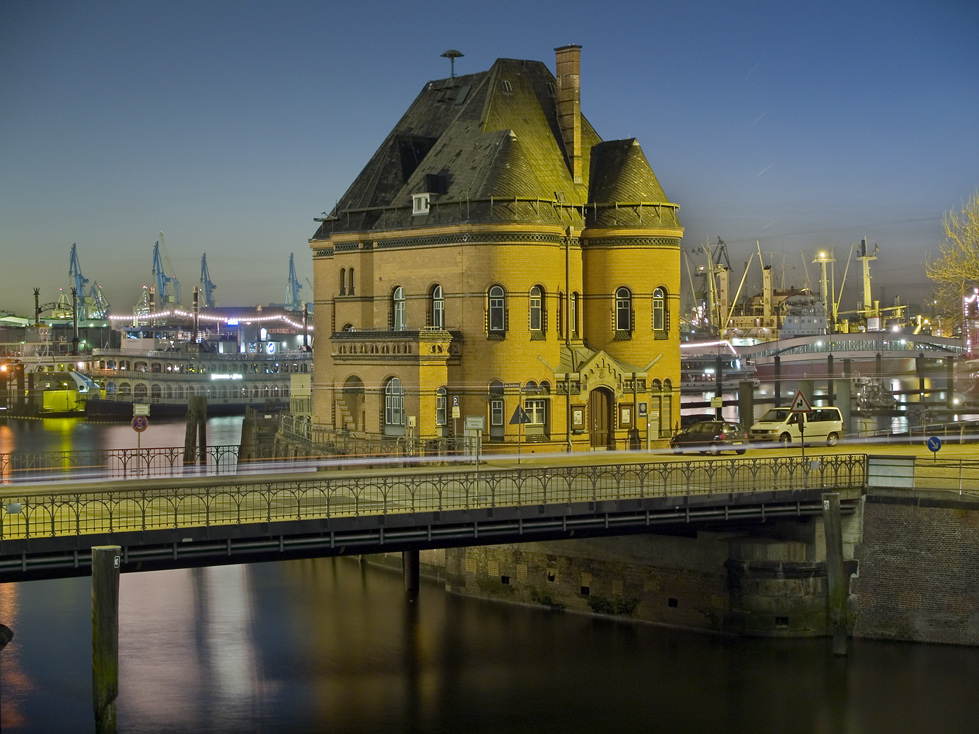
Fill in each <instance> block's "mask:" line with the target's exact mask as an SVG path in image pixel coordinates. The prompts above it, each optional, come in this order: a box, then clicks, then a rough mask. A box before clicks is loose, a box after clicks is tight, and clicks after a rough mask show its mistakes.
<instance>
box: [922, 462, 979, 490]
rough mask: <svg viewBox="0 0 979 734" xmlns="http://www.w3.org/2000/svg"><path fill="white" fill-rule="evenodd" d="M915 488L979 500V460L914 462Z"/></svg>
mask: <svg viewBox="0 0 979 734" xmlns="http://www.w3.org/2000/svg"><path fill="white" fill-rule="evenodd" d="M914 486H915V488H916V489H936V490H950V491H953V492H957V493H958V494H960V495H963V496H966V495H967V496H970V497H974V498H977V499H979V459H958V460H941V459H938V458H937V457H935V458H932V459H918V460H917V461H915V462H914Z"/></svg>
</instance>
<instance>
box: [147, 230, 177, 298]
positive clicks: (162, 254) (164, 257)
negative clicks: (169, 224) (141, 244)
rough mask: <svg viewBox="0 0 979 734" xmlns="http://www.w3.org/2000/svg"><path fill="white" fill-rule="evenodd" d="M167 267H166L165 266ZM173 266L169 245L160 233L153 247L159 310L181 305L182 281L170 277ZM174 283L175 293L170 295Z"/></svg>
mask: <svg viewBox="0 0 979 734" xmlns="http://www.w3.org/2000/svg"><path fill="white" fill-rule="evenodd" d="M164 265H165V266H164ZM172 272H173V266H172V265H171V264H170V256H169V255H168V254H167V244H166V241H165V240H164V239H163V232H160V239H159V240H157V242H156V244H155V245H154V246H153V275H154V276H156V298H157V308H167V307H169V306H179V305H180V281H179V280H177V279H176V277H174V276H172V275H170V273H172ZM170 283H173V293H172V294H171V293H169V292H168V291H169V290H170V288H169V285H170Z"/></svg>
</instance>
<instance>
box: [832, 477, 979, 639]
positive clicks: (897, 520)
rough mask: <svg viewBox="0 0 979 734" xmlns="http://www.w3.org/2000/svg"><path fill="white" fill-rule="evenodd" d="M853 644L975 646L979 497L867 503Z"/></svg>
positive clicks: (889, 497)
mask: <svg viewBox="0 0 979 734" xmlns="http://www.w3.org/2000/svg"><path fill="white" fill-rule="evenodd" d="M856 558H857V561H858V562H859V573H858V575H857V576H856V577H855V578H853V579H852V580H851V591H852V592H853V593H854V594H855V596H854V597H853V601H854V603H855V612H856V625H855V628H854V632H853V634H854V636H855V637H868V638H878V639H890V640H906V641H913V642H935V643H947V644H958V645H979V498H976V497H975V496H972V497H969V496H968V495H963V496H961V497H960V496H959V495H957V494H954V493H949V492H945V493H942V494H941V495H938V494H935V493H932V494H931V495H929V494H928V493H926V492H920V491H918V492H915V493H914V494H913V495H909V493H908V492H900V491H893V492H879V493H874V494H870V495H868V496H867V497H866V501H865V505H864V528H863V540H862V542H861V543H859V544H858V545H857V548H856Z"/></svg>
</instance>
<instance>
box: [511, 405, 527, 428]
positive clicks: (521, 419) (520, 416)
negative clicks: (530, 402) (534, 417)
mask: <svg viewBox="0 0 979 734" xmlns="http://www.w3.org/2000/svg"><path fill="white" fill-rule="evenodd" d="M521 423H530V416H529V415H527V411H526V410H524V409H523V408H522V407H521V406H519V405H518V406H517V409H516V410H515V411H513V417H512V418H510V425H511V426H517V425H520V424H521Z"/></svg>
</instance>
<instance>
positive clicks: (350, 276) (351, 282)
mask: <svg viewBox="0 0 979 734" xmlns="http://www.w3.org/2000/svg"><path fill="white" fill-rule="evenodd" d="M347 278H348V281H347V282H348V285H347V294H348V295H351V296H352V295H353V294H354V269H353V268H350V270H349V271H347Z"/></svg>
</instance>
